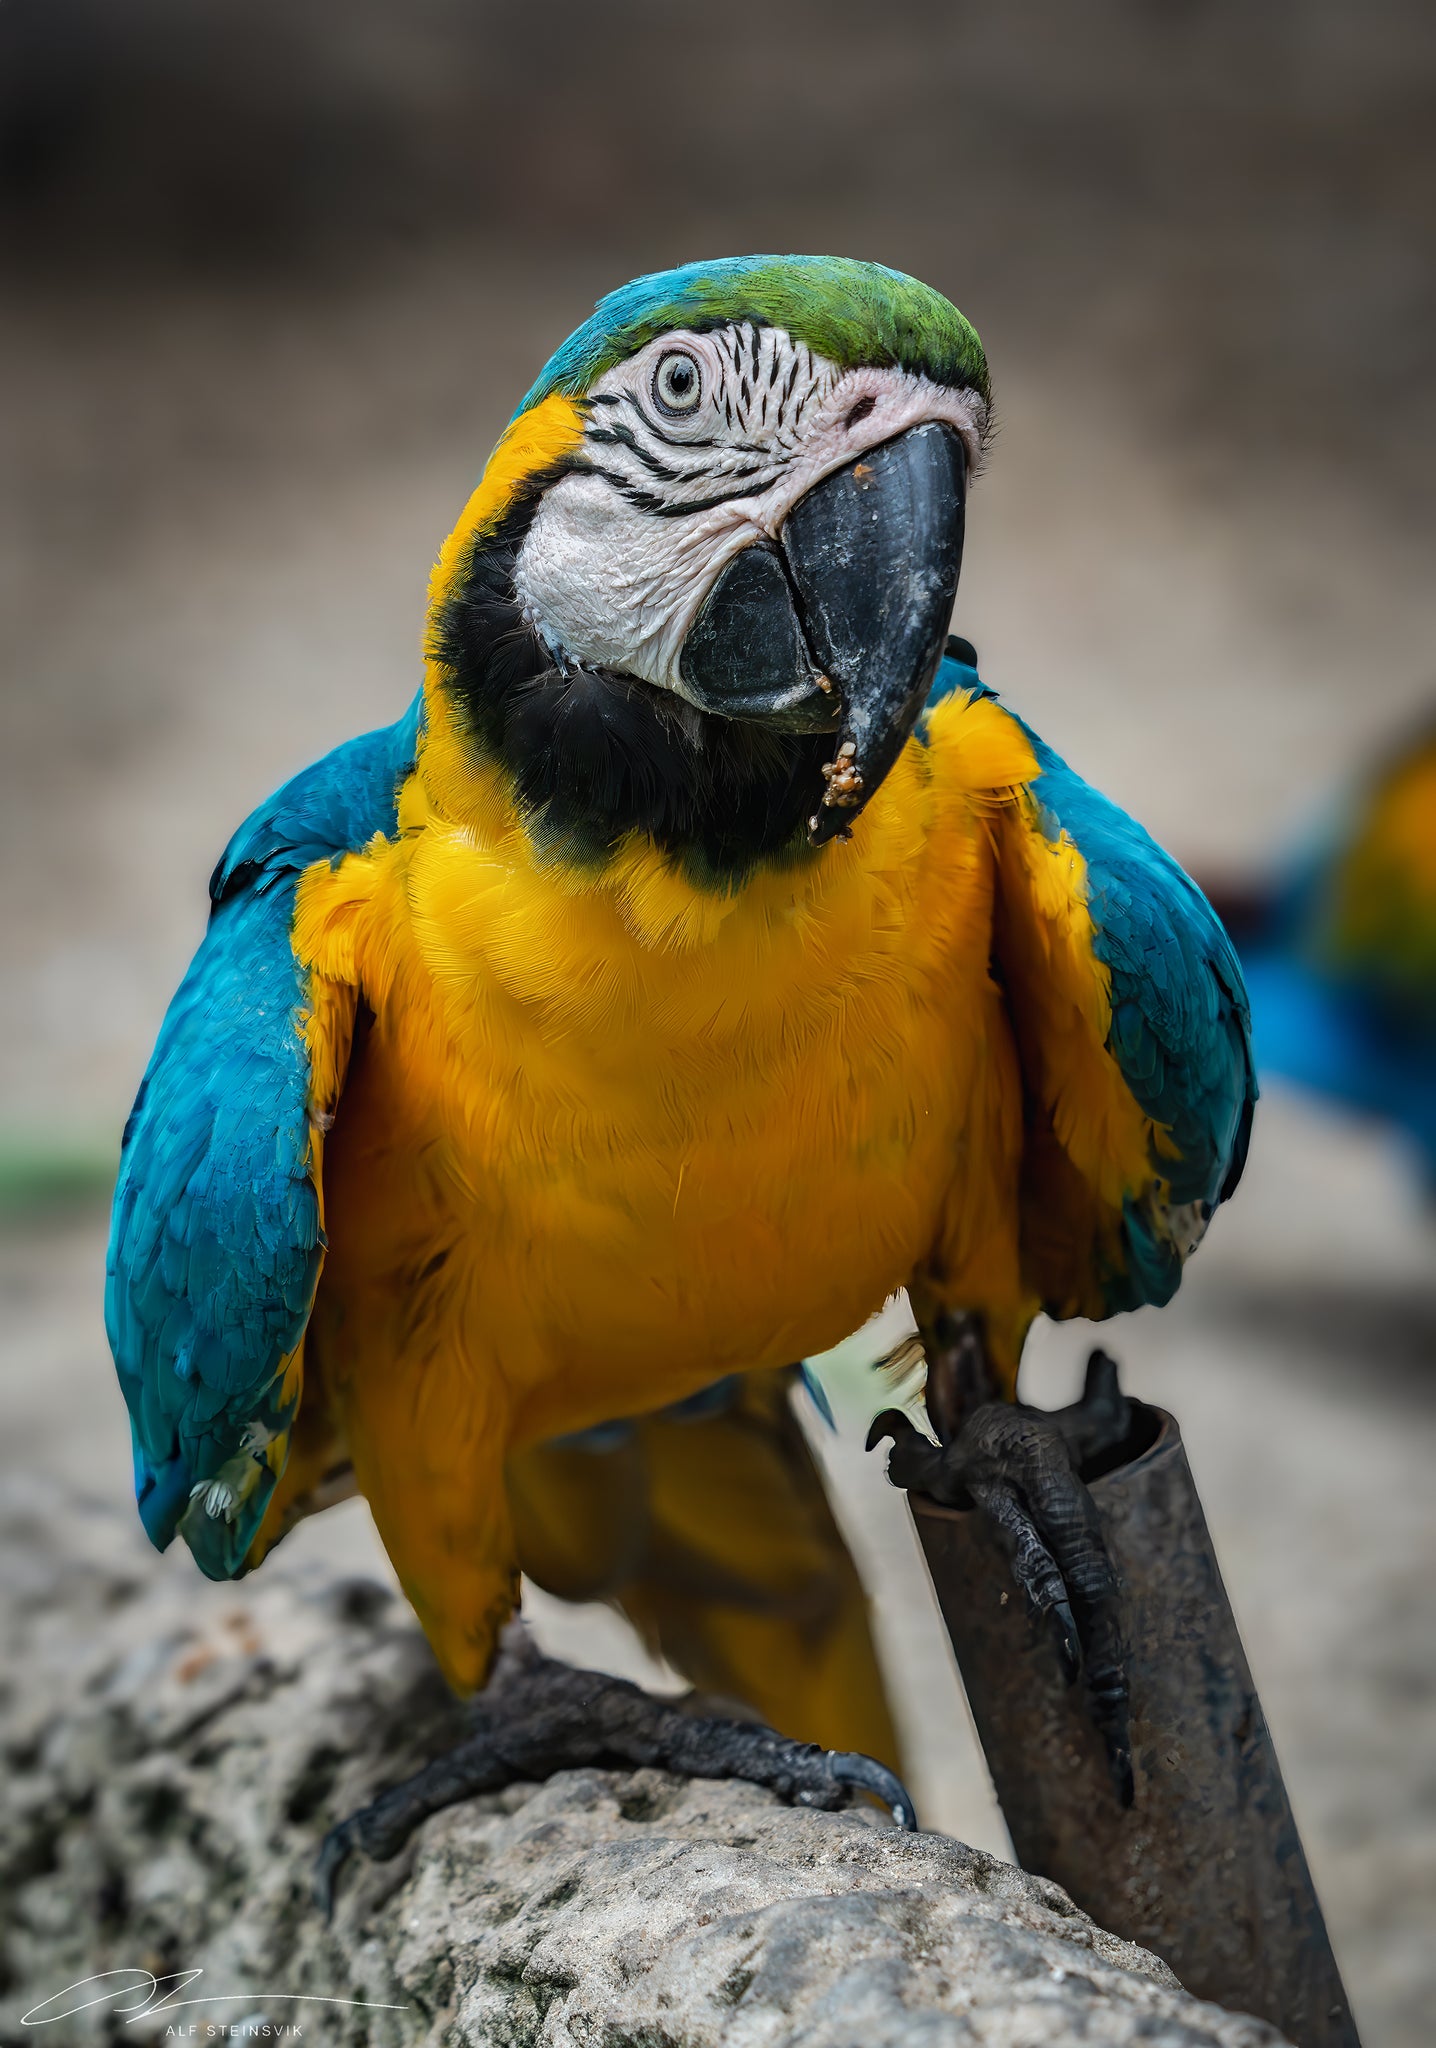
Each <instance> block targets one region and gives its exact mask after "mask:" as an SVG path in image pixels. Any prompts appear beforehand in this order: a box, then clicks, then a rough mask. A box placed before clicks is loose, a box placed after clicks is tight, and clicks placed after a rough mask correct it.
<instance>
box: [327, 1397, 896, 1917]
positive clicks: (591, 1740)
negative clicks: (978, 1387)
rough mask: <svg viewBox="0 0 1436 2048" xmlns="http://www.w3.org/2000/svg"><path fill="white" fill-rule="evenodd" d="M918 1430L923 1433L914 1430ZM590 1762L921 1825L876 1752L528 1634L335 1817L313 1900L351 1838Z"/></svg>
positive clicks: (401, 1836)
mask: <svg viewBox="0 0 1436 2048" xmlns="http://www.w3.org/2000/svg"><path fill="white" fill-rule="evenodd" d="M902 1419H903V1420H904V1421H905V1420H906V1418H902ZM912 1435H913V1436H914V1437H915V1438H917V1440H918V1441H919V1442H922V1443H926V1441H927V1440H926V1438H923V1437H919V1436H918V1432H917V1431H915V1430H913V1431H912ZM928 1448H929V1449H930V1450H932V1449H935V1446H931V1445H929V1446H928ZM586 1764H592V1765H597V1766H599V1767H600V1768H608V1769H614V1768H618V1769H621V1768H623V1767H624V1766H630V1767H631V1766H634V1765H638V1766H645V1765H648V1766H653V1767H656V1768H657V1769H659V1770H670V1771H673V1772H675V1773H676V1774H678V1775H680V1776H684V1777H694V1778H744V1779H747V1781H748V1782H749V1783H750V1784H754V1785H766V1786H767V1787H768V1788H769V1789H770V1790H772V1791H774V1792H776V1793H777V1794H778V1795H779V1797H780V1798H783V1799H789V1800H793V1801H796V1802H797V1803H798V1804H800V1805H804V1806H815V1807H819V1808H822V1809H825V1810H828V1811H831V1810H832V1809H834V1808H836V1807H838V1806H841V1805H842V1804H843V1801H844V1798H845V1796H846V1794H847V1792H848V1791H850V1790H859V1791H865V1792H870V1793H872V1794H873V1795H874V1797H876V1798H878V1799H881V1800H882V1801H883V1802H884V1803H885V1804H886V1805H887V1806H888V1807H889V1808H890V1809H891V1811H892V1815H893V1818H894V1820H895V1821H896V1822H897V1824H898V1826H899V1827H904V1828H912V1827H915V1826H916V1822H915V1820H914V1819H913V1817H912V1812H913V1808H912V1801H911V1799H910V1798H909V1797H908V1794H907V1791H906V1789H905V1788H904V1786H903V1784H902V1782H901V1781H900V1780H899V1779H898V1778H896V1777H894V1775H893V1773H892V1772H891V1771H889V1770H887V1769H886V1768H885V1766H884V1765H882V1764H880V1763H878V1762H876V1761H875V1760H874V1759H873V1758H872V1757H865V1756H859V1755H856V1754H852V1753H848V1752H844V1751H838V1752H830V1751H827V1750H823V1749H819V1748H817V1747H816V1746H815V1745H814V1744H813V1743H809V1742H794V1741H791V1740H790V1739H789V1738H788V1737H787V1736H783V1735H778V1734H776V1733H775V1732H774V1730H773V1729H771V1728H768V1727H764V1726H763V1725H762V1724H761V1723H753V1722H746V1721H720V1720H706V1719H705V1720H700V1719H697V1718H695V1717H694V1716H692V1715H689V1714H684V1713H681V1712H679V1710H678V1709H677V1708H676V1707H674V1706H673V1705H672V1704H671V1703H670V1702H669V1701H666V1700H656V1699H653V1698H652V1697H651V1696H650V1695H649V1694H648V1693H645V1692H643V1691H641V1690H640V1689H639V1687H638V1686H636V1685H630V1684H629V1683H628V1682H627V1681H626V1680H625V1679H621V1678H611V1677H609V1676H608V1675H607V1674H606V1673H604V1672H598V1671H576V1670H574V1669H573V1668H572V1667H571V1666H570V1665H566V1664H559V1663H557V1662H555V1661H553V1660H551V1659H549V1658H546V1657H542V1656H540V1655H539V1654H538V1652H537V1651H536V1650H535V1649H534V1648H533V1647H532V1645H531V1644H527V1643H524V1642H518V1643H513V1642H508V1643H506V1646H505V1651H504V1654H503V1656H502V1658H501V1660H500V1663H499V1665H498V1667H497V1669H496V1671H495V1675H494V1678H493V1680H492V1681H491V1684H490V1688H489V1691H488V1692H487V1693H485V1694H484V1695H483V1696H482V1697H481V1698H480V1699H479V1700H478V1701H476V1703H475V1707H474V1722H473V1729H472V1732H471V1733H470V1734H469V1735H468V1736H467V1737H466V1738H465V1739H464V1740H463V1741H462V1742H461V1743H459V1744H458V1745H457V1746H456V1747H455V1748H453V1749H451V1750H449V1751H447V1752H446V1753H445V1754H444V1755H442V1756H439V1757H436V1758H435V1759H434V1760H433V1762H432V1763H429V1764H426V1765H425V1766H424V1768H423V1769H422V1770H421V1771H416V1772H415V1773H414V1775H413V1777H411V1778H407V1779H405V1780H404V1782H403V1783H402V1784H399V1785H394V1786H392V1787H391V1788H390V1789H389V1790H388V1791H387V1792H381V1793H380V1795H379V1797H378V1798H377V1799H375V1800H374V1801H373V1802H372V1803H371V1804H370V1805H368V1806H365V1807H362V1808H361V1809H360V1810H359V1812H358V1813H354V1814H351V1815H350V1816H349V1818H348V1819H347V1820H344V1821H341V1822H340V1824H339V1826H338V1827H335V1828H331V1829H330V1831H329V1833H328V1834H327V1835H326V1836H325V1838H324V1841H323V1843H322V1845H321V1847H320V1850H319V1855H318V1858H317V1860H316V1863H315V1868H314V1879H313V1886H314V1899H315V1903H316V1904H317V1905H318V1907H319V1909H320V1911H321V1912H322V1913H323V1914H324V1916H325V1918H326V1920H327V1919H328V1918H329V1917H330V1915H331V1914H332V1912H333V1908H334V1900H335V1896H336V1890H337V1884H338V1879H339V1875H340V1873H341V1871H342V1870H343V1868H344V1866H345V1864H346V1863H347V1862H348V1860H349V1858H350V1857H351V1856H352V1855H353V1853H354V1852H355V1850H359V1851H360V1852H361V1853H362V1854H364V1855H365V1856H368V1857H370V1858H371V1859H372V1860H373V1861H375V1862H384V1861H386V1860H387V1859H388V1858H389V1857H391V1856H397V1855H398V1853H399V1851H400V1850H401V1849H402V1848H403V1846H404V1844H405V1843H406V1842H407V1841H408V1839H409V1837H410V1836H411V1835H412V1834H413V1832H414V1830H415V1828H416V1827H417V1826H418V1825H419V1823H420V1822H421V1821H423V1820H426V1819H427V1818H428V1816H429V1815H430V1814H432V1813H438V1812H440V1811H441V1810H442V1809H443V1808H444V1807H446V1806H454V1805H456V1804H458V1802H459V1801H460V1800H464V1799H471V1798H473V1797H474V1796H475V1795H476V1794H478V1793H481V1792H495V1791H498V1790H499V1789H500V1787H501V1786H504V1785H509V1784H512V1783H514V1781H515V1780H517V1779H520V1778H528V1779H534V1780H538V1779H543V1778H547V1777H549V1776H551V1775H552V1773H553V1772H555V1771H560V1770H565V1769H572V1768H574V1767H575V1766H582V1765H586Z"/></svg>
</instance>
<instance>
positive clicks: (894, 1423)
mask: <svg viewBox="0 0 1436 2048" xmlns="http://www.w3.org/2000/svg"><path fill="white" fill-rule="evenodd" d="M921 1435H922V1431H921V1430H920V1429H918V1428H917V1426H916V1424H915V1423H914V1422H913V1419H912V1417H911V1416H910V1415H904V1413H903V1411H902V1409H901V1408H884V1410H883V1412H882V1414H881V1415H875V1416H874V1417H873V1421H872V1427H871V1428H870V1429H869V1431H868V1438H867V1442H866V1443H865V1444H864V1445H863V1449H864V1450H865V1451H875V1450H876V1449H877V1447H878V1445H879V1444H880V1443H882V1442H883V1441H884V1440H885V1439H886V1438H888V1437H891V1438H892V1440H893V1442H894V1443H897V1442H898V1441H899V1439H900V1438H902V1437H905V1436H921Z"/></svg>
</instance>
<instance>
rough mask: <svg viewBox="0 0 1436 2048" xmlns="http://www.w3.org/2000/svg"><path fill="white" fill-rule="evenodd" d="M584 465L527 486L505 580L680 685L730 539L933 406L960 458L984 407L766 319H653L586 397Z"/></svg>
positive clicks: (574, 645)
mask: <svg viewBox="0 0 1436 2048" xmlns="http://www.w3.org/2000/svg"><path fill="white" fill-rule="evenodd" d="M586 409H587V414H588V425H587V429H586V431H585V436H584V448H583V453H584V458H585V461H586V462H587V464H588V467H587V468H586V469H584V470H578V471H575V472H574V473H573V474H571V475H568V476H565V477H562V478H560V479H559V481H558V482H557V483H555V484H553V485H551V486H550V487H549V489H548V491H547V492H546V493H545V494H544V497H543V500H542V503H541V504H540V506H539V509H538V511H537V513H536V515H535V517H534V520H533V524H532V525H531V527H530V528H529V532H528V535H527V537H526V539H525V540H524V543H523V546H522V548H521V549H520V550H519V555H518V560H517V563H516V565H515V571H514V585H515V590H516V592H517V595H518V598H519V601H520V603H521V604H522V605H523V607H524V611H525V614H526V616H527V617H528V620H529V622H530V624H531V625H532V626H533V627H534V628H535V630H536V631H537V632H539V633H540V634H541V636H542V637H543V639H544V640H545V641H546V642H547V644H548V645H549V646H550V647H551V648H552V649H553V650H554V651H555V654H556V656H558V657H559V658H562V656H563V655H567V656H569V657H570V658H572V659H573V660H574V661H577V662H581V663H583V664H584V665H585V666H587V667H593V668H611V669H615V670H618V671H621V672H622V673H624V674H628V675H635V676H641V677H642V678H643V679H644V680H645V681H647V682H650V683H657V684H659V685H661V686H662V687H664V688H666V689H669V690H672V691H674V692H675V693H676V694H677V695H678V696H680V697H681V696H686V695H687V692H686V691H685V689H684V686H683V681H682V678H681V677H680V675H679V672H678V662H679V657H680V655H681V653H682V650H683V642H684V640H685V639H686V637H687V634H688V629H689V627H690V626H691V625H692V623H693V620H694V618H695V616H696V614H697V612H698V610H699V608H700V606H701V605H702V603H703V600H704V598H705V597H706V596H707V594H708V592H709V590H710V589H711V588H712V586H713V583H714V581H715V579H716V578H717V576H718V575H719V573H720V572H721V571H722V570H723V569H724V568H725V567H726V565H727V563H728V562H729V561H730V560H731V559H732V557H733V556H734V555H736V554H737V553H738V552H739V551H740V550H741V549H743V548H745V547H748V546H750V545H751V543H752V542H754V541H755V540H759V539H765V538H766V539H771V540H776V539H777V537H778V535H779V534H780V533H781V531H782V527H783V522H784V520H785V519H786V518H787V516H788V514H789V513H790V512H791V511H792V509H793V507H794V506H795V505H796V504H797V502H798V500H799V499H800V498H802V497H804V496H805V495H806V494H807V492H808V491H810V490H811V489H812V487H813V485H814V484H816V483H819V482H821V480H822V479H823V478H824V477H825V476H828V475H830V474H831V473H832V472H833V471H834V470H836V469H841V468H843V467H844V466H845V465H846V464H847V463H849V462H852V461H854V460H855V459H856V458H857V457H859V456H861V455H862V454H864V453H865V452H866V451H867V450H868V449H870V448H876V447H878V446H879V445H880V444H881V443H883V442H884V441H890V440H892V439H893V438H894V437H895V436H896V435H898V434H901V433H904V432H905V431H906V430H907V429H908V428H909V427H915V426H921V425H922V424H924V422H926V421H930V420H940V421H945V422H946V423H947V424H948V425H949V426H951V427H953V428H955V429H956V431H957V432H958V433H959V434H960V435H961V436H962V438H963V440H964V442H965V443H966V446H967V455H968V466H969V472H971V471H972V470H973V469H975V467H976V465H977V462H978V459H979V457H980V455H981V451H982V442H983V436H984V434H985V432H986V428H987V407H986V405H985V404H984V402H983V400H982V399H981V398H980V397H979V396H978V394H977V393H976V392H975V391H953V390H951V389H949V388H947V387H946V386H944V385H940V384H935V383H933V382H932V381H931V379H929V378H927V377H922V376H918V375H915V374H914V373H913V372H911V371H908V370H892V369H887V370H883V369H858V370H842V369H839V368H838V366H837V365H836V364H835V363H832V362H829V361H828V360H827V359H826V358H825V357H823V356H818V355H814V354H813V353H812V351H811V350H810V349H808V348H807V347H806V346H805V345H804V344H803V343H802V342H800V341H795V340H794V339H793V338H792V336H791V335H789V334H787V333H785V332H784V331H783V330H782V329H780V328H772V327H753V326H751V325H748V324H745V325H743V326H741V327H727V328H721V329H719V330H717V331H716V332H714V333H712V334H690V333H686V332H680V333H673V334H665V335H662V336H660V337H659V339H658V340H656V341H652V342H650V343H649V344H648V346H647V347H646V348H644V349H641V350H640V351H639V353H638V354H637V355H636V356H633V357H632V358H630V360H629V361H628V362H626V363H622V364H620V365H619V366H618V367H617V368H616V369H613V370H610V371H608V372H607V374H606V375H605V376H603V377H601V378H600V379H599V380H598V382H597V383H596V384H595V385H594V386H593V389H592V390H591V391H590V393H589V396H588V400H587V405H586Z"/></svg>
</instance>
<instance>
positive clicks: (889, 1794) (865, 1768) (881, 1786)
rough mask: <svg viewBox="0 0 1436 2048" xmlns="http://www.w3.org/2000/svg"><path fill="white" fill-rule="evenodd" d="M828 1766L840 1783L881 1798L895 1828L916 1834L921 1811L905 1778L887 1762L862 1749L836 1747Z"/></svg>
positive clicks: (830, 1753)
mask: <svg viewBox="0 0 1436 2048" xmlns="http://www.w3.org/2000/svg"><path fill="white" fill-rule="evenodd" d="M828 1769H829V1770H830V1771H831V1773H832V1775H833V1778H834V1780H835V1782H836V1783H837V1784H839V1785H844V1786H851V1787H852V1788H853V1790H855V1791H858V1792H871V1793H872V1795H873V1797H874V1799H880V1800H881V1801H882V1803H883V1805H884V1806H886V1807H887V1809H888V1811H889V1812H890V1813H891V1815H892V1817H893V1825H894V1826H895V1827H899V1828H902V1829H903V1830H904V1832H905V1833H907V1834H910V1835H911V1834H916V1832H917V1814H916V1812H915V1811H914V1809H913V1803H912V1798H911V1795H910V1794H909V1792H908V1789H907V1787H906V1786H905V1785H904V1784H903V1781H902V1779H901V1778H899V1777H898V1775H897V1774H896V1772H894V1771H890V1770H889V1769H888V1768H887V1765H886V1764H880V1763H879V1762H878V1761H877V1759H876V1757H871V1756H864V1755H862V1753H861V1752H860V1751H859V1750H855V1749H833V1750H829V1752H828Z"/></svg>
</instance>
